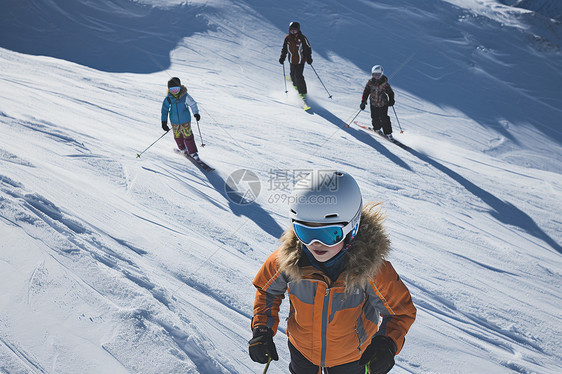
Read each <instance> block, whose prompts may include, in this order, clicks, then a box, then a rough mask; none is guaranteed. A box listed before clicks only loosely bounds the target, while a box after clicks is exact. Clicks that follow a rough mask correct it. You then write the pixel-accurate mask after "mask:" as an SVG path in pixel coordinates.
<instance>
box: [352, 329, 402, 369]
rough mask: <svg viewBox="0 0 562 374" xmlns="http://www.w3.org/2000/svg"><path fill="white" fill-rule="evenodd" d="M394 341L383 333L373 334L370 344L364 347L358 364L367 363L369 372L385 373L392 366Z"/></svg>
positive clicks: (394, 350)
mask: <svg viewBox="0 0 562 374" xmlns="http://www.w3.org/2000/svg"><path fill="white" fill-rule="evenodd" d="M396 350H397V348H396V343H394V340H392V339H391V338H389V337H386V336H384V335H375V337H374V338H373V340H371V344H369V346H368V347H367V349H365V352H363V355H362V356H361V359H360V360H359V364H360V365H368V366H369V370H370V373H371V374H386V373H388V372H389V371H390V369H392V367H393V366H394V355H395V354H396Z"/></svg>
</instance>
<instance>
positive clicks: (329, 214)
mask: <svg viewBox="0 0 562 374" xmlns="http://www.w3.org/2000/svg"><path fill="white" fill-rule="evenodd" d="M289 202H290V217H291V222H301V223H320V224H322V225H329V224H344V225H346V226H347V225H348V224H350V226H349V227H350V231H349V232H351V234H352V236H351V237H350V240H353V238H354V237H355V235H356V234H357V230H358V229H359V221H360V218H361V210H362V208H363V199H362V197H361V190H360V189H359V185H358V184H357V182H356V181H355V179H353V177H352V176H351V175H349V174H347V173H344V172H341V171H334V170H331V171H326V170H324V171H320V170H314V171H313V172H312V173H310V174H308V175H306V176H305V177H304V178H303V179H301V180H299V181H298V182H297V183H296V184H295V186H294V188H293V193H292V194H291V197H290V200H289Z"/></svg>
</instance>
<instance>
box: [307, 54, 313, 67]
mask: <svg viewBox="0 0 562 374" xmlns="http://www.w3.org/2000/svg"><path fill="white" fill-rule="evenodd" d="M306 62H308V64H309V65H312V56H311V57H309V58H307V59H306Z"/></svg>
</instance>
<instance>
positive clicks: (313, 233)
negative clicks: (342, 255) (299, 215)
mask: <svg viewBox="0 0 562 374" xmlns="http://www.w3.org/2000/svg"><path fill="white" fill-rule="evenodd" d="M351 229H352V224H351V222H350V223H348V224H347V225H341V224H334V225H328V226H318V227H312V226H306V225H304V224H302V223H299V222H293V230H294V231H295V234H296V235H297V238H298V239H299V240H300V241H301V242H302V243H303V244H304V245H310V244H312V243H314V242H319V243H320V244H324V245H325V246H327V247H333V246H336V245H338V244H340V243H341V242H343V240H344V239H345V237H346V236H347V234H349V233H350V232H351Z"/></svg>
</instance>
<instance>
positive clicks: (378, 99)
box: [360, 65, 394, 140]
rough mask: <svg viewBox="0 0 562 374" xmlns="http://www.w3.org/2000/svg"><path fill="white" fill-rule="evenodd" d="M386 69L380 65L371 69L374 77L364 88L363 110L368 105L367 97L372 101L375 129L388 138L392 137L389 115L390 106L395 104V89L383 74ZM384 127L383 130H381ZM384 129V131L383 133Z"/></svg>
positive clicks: (361, 106)
mask: <svg viewBox="0 0 562 374" xmlns="http://www.w3.org/2000/svg"><path fill="white" fill-rule="evenodd" d="M383 73H384V69H383V67H382V66H380V65H375V66H373V68H372V69H371V74H372V76H373V77H372V78H371V79H369V81H368V82H367V85H366V86H365V89H364V90H363V98H362V99H361V105H360V108H361V110H364V109H365V106H366V105H367V98H369V99H370V102H371V118H372V123H373V130H375V131H377V132H378V133H380V134H381V135H383V134H384V135H385V136H386V137H387V138H388V139H390V140H393V138H392V125H391V123H390V117H389V116H388V107H389V106H393V105H394V91H392V88H391V87H390V84H389V83H388V78H387V77H386V75H383ZM381 127H382V130H381ZM383 131H384V133H383Z"/></svg>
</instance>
